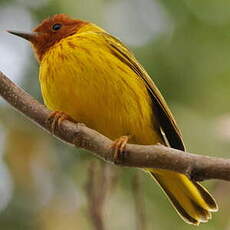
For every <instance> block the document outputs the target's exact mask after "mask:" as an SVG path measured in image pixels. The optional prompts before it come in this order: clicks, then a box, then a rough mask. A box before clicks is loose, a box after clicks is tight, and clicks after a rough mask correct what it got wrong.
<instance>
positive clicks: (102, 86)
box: [9, 14, 218, 225]
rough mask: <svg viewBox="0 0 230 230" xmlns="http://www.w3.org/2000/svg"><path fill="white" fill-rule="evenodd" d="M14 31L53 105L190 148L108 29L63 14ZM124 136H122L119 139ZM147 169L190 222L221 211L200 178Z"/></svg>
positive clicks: (145, 138) (103, 125)
mask: <svg viewBox="0 0 230 230" xmlns="http://www.w3.org/2000/svg"><path fill="white" fill-rule="evenodd" d="M9 32H10V33H13V34H15V35H18V36H20V37H23V38H25V39H27V40H29V41H30V42H31V43H32V46H33V49H34V52H35V54H36V57H37V59H38V61H39V62H40V75H39V79H40V84H41V91H42V95H43V98H44V102H45V104H46V105H47V107H48V108H50V109H51V110H53V111H59V112H61V113H63V114H66V115H68V116H70V117H71V118H72V119H74V120H75V121H78V122H82V123H85V124H86V125H87V126H88V127H90V128H92V129H95V130H97V131H99V132H101V133H102V134H104V135H105V136H107V137H109V138H111V139H116V138H119V137H121V136H130V138H129V142H130V143H135V144H141V145H153V144H156V143H161V144H163V145H169V146H171V147H173V148H176V149H180V150H185V147H184V144H183V141H182V137H181V133H180V131H179V129H178V127H177V124H176V122H175V120H174V117H173V115H172V113H171V112H170V110H169V107H168V106H167V104H166V102H165V100H164V98H163V97H162V95H161V93H160V92H159V90H158V89H157V87H156V86H155V84H154V83H153V81H152V80H151V78H150V77H149V75H148V73H147V72H146V71H145V70H144V68H143V67H142V66H141V65H140V64H139V63H138V61H137V60H136V58H135V57H134V55H133V53H132V52H131V51H130V50H129V49H128V48H127V47H126V46H125V45H124V44H122V43H121V42H120V41H119V40H118V39H116V38H115V37H113V36H111V35H110V34H108V33H107V32H106V31H105V30H103V29H102V28H100V27H98V26H96V25H95V24H92V23H90V22H85V21H81V20H76V19H72V18H70V17H68V16H66V15H64V14H58V15H54V16H52V17H50V18H47V19H45V20H44V21H43V22H41V24H40V25H38V26H37V27H36V28H35V29H34V32H33V33H19V32H13V31H9ZM120 140H122V139H120ZM126 141H127V138H123V142H122V141H121V142H122V145H124V144H125V142H126ZM148 171H149V172H150V174H151V175H152V177H153V178H155V179H156V181H157V182H158V183H159V185H160V186H161V187H162V189H163V190H164V191H165V193H166V194H167V196H168V197H169V200H170V201H171V203H172V204H173V206H174V207H175V208H176V210H177V212H178V213H179V215H180V216H181V217H182V218H183V220H184V221H186V222H187V223H190V224H194V225H198V224H199V223H200V222H207V221H208V219H210V218H211V212H215V211H217V209H218V208H217V205H216V202H215V200H214V199H213V198H212V196H211V195H210V194H209V193H208V191H207V190H206V189H205V188H204V187H202V186H201V185H200V184H199V183H196V182H193V181H191V180H190V179H188V178H187V177H186V176H185V175H182V174H179V173H175V172H172V171H167V170H158V169H157V170H156V169H148Z"/></svg>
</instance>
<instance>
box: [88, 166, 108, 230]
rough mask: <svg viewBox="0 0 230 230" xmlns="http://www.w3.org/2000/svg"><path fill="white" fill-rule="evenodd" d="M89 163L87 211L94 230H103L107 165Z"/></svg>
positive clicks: (106, 191) (106, 190)
mask: <svg viewBox="0 0 230 230" xmlns="http://www.w3.org/2000/svg"><path fill="white" fill-rule="evenodd" d="M96 163H97V162H91V164H90V166H89V170H88V181H87V184H86V193H87V198H88V207H89V208H88V210H89V214H90V217H91V221H92V223H93V226H94V229H95V230H104V229H105V224H104V213H103V208H104V204H105V200H106V197H107V194H108V191H109V185H110V183H109V173H108V172H109V171H108V164H100V167H97V166H98V165H97V164H96Z"/></svg>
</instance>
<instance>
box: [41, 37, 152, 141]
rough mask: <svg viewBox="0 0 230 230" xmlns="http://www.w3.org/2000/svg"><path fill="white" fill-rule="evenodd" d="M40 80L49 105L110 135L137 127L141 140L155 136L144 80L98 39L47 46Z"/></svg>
mask: <svg viewBox="0 0 230 230" xmlns="http://www.w3.org/2000/svg"><path fill="white" fill-rule="evenodd" d="M40 83H41V90H42V95H43V98H44V102H45V104H46V105H47V106H48V107H49V108H50V109H52V110H57V111H63V112H65V113H67V114H68V115H70V116H71V117H72V118H74V119H75V120H76V121H79V122H83V123H85V124H86V125H87V126H89V127H91V128H93V129H96V130H98V131H99V132H102V133H103V134H105V135H106V136H108V137H110V138H113V139H114V138H117V137H119V136H121V135H133V139H135V137H136V136H140V135H141V133H146V134H143V135H144V136H146V138H144V137H143V138H142V139H143V141H141V142H145V143H147V142H150V139H152V138H153V137H152V135H153V134H152V133H154V132H153V131H152V130H153V126H154V125H155V123H156V121H155V120H154V116H153V111H152V102H151V99H150V96H149V94H148V92H147V89H146V87H145V85H144V82H143V81H142V80H141V79H140V78H139V77H138V76H137V75H136V74H135V73H134V72H133V71H132V70H131V69H129V67H128V66H126V65H125V64H124V63H122V62H121V61H120V60H119V59H118V58H117V57H115V56H114V55H112V54H111V53H109V52H108V49H107V48H106V47H104V46H103V45H101V46H100V45H99V44H98V41H91V40H90V39H89V40H87V38H81V39H80V40H75V39H74V38H72V39H69V40H68V39H66V41H64V42H62V43H60V44H58V45H57V46H55V47H53V49H50V51H49V52H48V53H47V54H46V56H45V57H44V59H43V60H42V62H41V66H40ZM147 134H148V137H147ZM155 136H156V134H155ZM144 139H146V140H144ZM148 139H149V140H148ZM134 142H136V141H134ZM138 142H140V141H138Z"/></svg>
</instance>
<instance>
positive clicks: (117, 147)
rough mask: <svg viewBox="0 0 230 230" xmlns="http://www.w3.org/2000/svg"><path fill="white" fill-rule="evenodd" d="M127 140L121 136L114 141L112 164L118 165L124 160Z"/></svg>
mask: <svg viewBox="0 0 230 230" xmlns="http://www.w3.org/2000/svg"><path fill="white" fill-rule="evenodd" d="M128 140H129V137H128V136H121V137H119V138H118V139H116V140H115V141H114V142H113V144H112V149H113V157H114V162H115V163H119V162H121V161H123V160H124V157H125V147H126V144H127V142H128Z"/></svg>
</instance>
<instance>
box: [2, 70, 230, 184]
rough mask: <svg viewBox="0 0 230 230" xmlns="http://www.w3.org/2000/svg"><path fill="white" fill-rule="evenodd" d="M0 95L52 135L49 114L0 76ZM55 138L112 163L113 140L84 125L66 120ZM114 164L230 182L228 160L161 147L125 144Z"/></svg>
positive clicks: (43, 107) (42, 106) (36, 102)
mask: <svg viewBox="0 0 230 230" xmlns="http://www.w3.org/2000/svg"><path fill="white" fill-rule="evenodd" d="M0 95H1V96H2V97H3V98H4V99H5V100H6V101H7V102H8V103H9V104H11V105H12V106H13V107H14V108H15V109H16V110H18V111H19V112H21V113H22V114H24V115H25V116H26V117H27V118H29V119H31V120H32V121H33V122H35V123H36V124H37V125H40V126H41V127H42V128H43V129H45V130H46V131H48V132H49V133H51V130H50V127H49V126H47V119H48V117H49V116H50V114H51V111H50V110H48V109H47V108H46V107H45V106H44V105H42V104H40V103H39V102H38V101H36V100H35V99H34V98H33V97H32V96H30V95H29V94H28V93H26V92H25V91H24V90H23V89H21V88H20V87H18V86H16V85H15V84H14V83H13V82H12V81H11V80H9V79H8V78H7V77H6V76H5V75H4V74H3V73H1V72H0ZM54 135H55V136H56V137H57V138H59V139H61V140H62V141H64V142H67V143H69V144H72V145H75V146H76V147H79V148H84V149H86V150H89V151H91V152H93V153H94V154H95V155H96V156H98V157H100V158H102V159H104V160H105V161H108V162H111V163H115V162H114V156H113V152H112V151H111V145H112V143H113V142H112V140H110V139H109V138H107V137H105V136H104V135H102V134H100V133H98V132H97V131H95V130H92V129H90V128H88V127H86V126H85V125H84V124H79V123H78V124H75V123H72V122H70V121H67V120H65V121H63V122H62V124H61V126H60V128H58V129H56V131H55V133H54ZM116 163H117V162H116ZM117 164H119V165H121V166H129V167H139V168H159V169H168V170H173V171H176V172H179V173H183V174H185V175H187V176H188V177H189V178H191V179H192V180H196V181H200V180H207V179H221V180H228V181H230V159H224V158H217V157H209V156H202V155H197V154H192V153H187V152H183V151H180V150H176V149H173V148H169V147H166V146H163V145H151V146H150V145H149V146H144V145H134V144H127V146H126V151H125V155H124V157H123V159H122V160H121V161H119V162H118V163H117Z"/></svg>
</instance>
